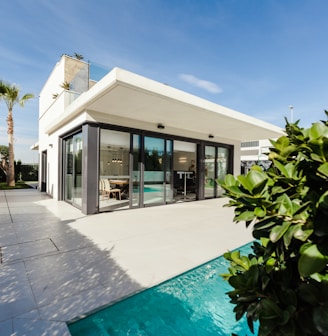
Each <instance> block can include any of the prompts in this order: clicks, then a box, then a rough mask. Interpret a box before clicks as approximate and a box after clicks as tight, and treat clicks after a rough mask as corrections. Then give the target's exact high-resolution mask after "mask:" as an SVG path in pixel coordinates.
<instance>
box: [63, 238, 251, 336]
mask: <svg viewBox="0 0 328 336" xmlns="http://www.w3.org/2000/svg"><path fill="white" fill-rule="evenodd" d="M250 246H251V245H250V244H248V245H245V246H243V247H242V248H240V249H239V250H240V251H241V253H243V254H247V253H248V252H250ZM228 265H229V264H228V262H227V261H226V260H225V259H224V258H223V257H222V256H221V257H219V258H217V259H215V260H212V261H210V262H208V263H206V264H204V265H201V266H199V267H197V268H195V269H193V270H191V271H188V272H186V273H184V274H182V275H179V276H177V277H175V278H173V279H171V280H168V281H166V282H164V283H162V284H160V285H158V286H156V287H153V288H150V289H147V290H145V291H143V292H140V293H138V294H136V295H134V296H131V297H129V298H127V299H125V300H123V301H120V302H118V303H116V304H113V305H112V306H109V307H107V308H105V309H103V310H100V311H98V312H96V313H94V314H92V315H89V316H88V317H86V318H84V319H81V320H79V321H77V322H74V323H72V324H69V325H68V327H69V330H70V332H71V334H72V335H73V336H77V335H79V336H82V335H83V336H84V335H88V336H92V335H97V336H105V335H110V336H146V335H147V336H178V335H179V336H212V335H213V336H214V335H215V336H226V335H231V333H235V334H237V335H240V336H246V335H247V336H251V335H253V334H252V333H251V332H250V331H249V330H248V327H247V322H246V319H243V320H240V321H238V322H236V320H235V315H234V313H233V311H232V310H233V305H231V304H230V303H229V297H228V296H227V295H226V294H225V293H226V292H227V291H229V290H231V287H230V286H229V284H228V283H227V282H226V281H224V280H223V279H222V278H221V277H220V274H222V273H226V272H227V267H228Z"/></svg>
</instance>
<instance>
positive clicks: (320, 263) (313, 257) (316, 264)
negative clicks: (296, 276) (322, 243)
mask: <svg viewBox="0 0 328 336" xmlns="http://www.w3.org/2000/svg"><path fill="white" fill-rule="evenodd" d="M327 261H328V259H327V257H325V256H324V255H323V254H321V253H320V251H319V250H318V248H317V246H316V245H312V244H311V245H309V246H308V247H307V248H305V249H304V250H302V252H301V256H300V259H299V261H298V271H299V273H300V274H301V276H303V277H308V276H310V275H311V274H313V273H317V272H320V271H321V270H322V269H323V268H324V267H325V266H326V264H327Z"/></svg>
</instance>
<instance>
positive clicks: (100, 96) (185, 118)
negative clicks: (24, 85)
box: [72, 68, 283, 141]
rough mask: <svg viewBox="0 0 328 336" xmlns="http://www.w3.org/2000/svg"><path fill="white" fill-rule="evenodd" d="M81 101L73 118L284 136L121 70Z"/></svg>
mask: <svg viewBox="0 0 328 336" xmlns="http://www.w3.org/2000/svg"><path fill="white" fill-rule="evenodd" d="M78 101H79V103H78ZM78 101H76V102H74V103H77V104H74V106H75V108H74V110H75V111H72V112H73V114H76V113H79V112H78V111H80V112H82V110H93V111H98V112H101V113H104V114H108V115H113V116H120V117H123V118H129V119H135V120H138V121H145V122H147V123H154V124H156V125H157V124H158V123H162V124H164V125H165V127H167V128H169V127H173V128H175V129H181V130H188V131H193V132H197V133H202V134H213V135H214V136H215V137H216V136H217V137H220V138H226V139H231V140H237V141H238V140H239V141H247V140H256V139H268V138H277V137H279V136H281V135H282V134H283V131H282V129H281V128H279V127H277V126H275V125H272V124H269V123H266V122H264V121H261V120H259V119H256V118H253V117H250V116H248V115H245V114H242V113H239V112H237V111H234V110H231V109H228V108H226V107H223V106H220V105H218V104H214V103H212V102H209V101H207V100H204V99H202V98H199V97H196V96H194V95H191V94H188V93H186V92H183V91H181V90H177V89H175V88H172V87H170V86H168V85H165V84H162V83H159V82H156V81H153V80H150V79H147V78H145V77H142V76H139V75H136V74H134V73H131V72H128V71H125V70H122V69H119V68H114V69H113V70H112V71H111V72H110V73H109V74H108V75H107V76H105V77H104V78H103V79H102V80H101V81H99V82H98V83H97V84H96V85H95V86H94V87H92V88H91V89H90V90H89V91H88V92H86V93H84V94H83V95H81V96H80V97H79V98H78ZM72 107H73V106H72ZM74 112H75V113H74Z"/></svg>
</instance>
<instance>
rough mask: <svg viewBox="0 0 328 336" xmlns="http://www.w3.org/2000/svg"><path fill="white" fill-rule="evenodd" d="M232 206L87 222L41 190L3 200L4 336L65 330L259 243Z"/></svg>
mask: <svg viewBox="0 0 328 336" xmlns="http://www.w3.org/2000/svg"><path fill="white" fill-rule="evenodd" d="M225 203H227V200H226V199H213V200H206V201H199V202H190V203H180V204H175V205H169V206H161V207H152V208H143V209H136V210H127V211H118V212H113V213H103V214H98V215H93V216H84V215H83V214H81V212H80V211H79V210H77V209H75V208H73V207H72V206H70V205H68V204H66V203H64V202H57V201H54V200H53V199H51V198H48V197H47V196H46V195H45V194H43V193H40V192H38V191H36V190H32V189H31V190H15V191H13V190H12V191H0V247H1V264H0V335H1V336H7V335H15V336H20V335H28V336H34V335H60V336H64V335H69V331H68V329H67V327H66V323H65V322H66V321H68V320H71V319H73V318H75V317H77V316H80V315H81V314H83V313H87V312H88V311H90V310H93V309H96V308H99V307H101V306H103V305H106V304H108V303H110V302H113V301H115V300H117V299H119V298H121V297H124V296H127V295H130V294H131V293H133V292H135V291H139V290H141V289H143V288H147V287H150V286H153V285H156V284H158V283H160V282H162V281H164V280H166V279H168V278H171V277H173V276H175V275H177V274H180V273H182V272H184V271H186V270H188V269H191V268H193V267H195V266H197V265H199V264H202V263H204V262H206V261H208V260H211V259H213V258H215V257H217V256H219V255H221V254H222V253H224V252H225V251H227V250H228V249H233V248H235V247H238V246H241V245H244V244H245V243H247V242H249V241H250V240H252V237H251V231H250V230H246V229H245V228H244V225H243V224H239V225H237V224H233V223H232V218H233V209H231V208H222V204H225Z"/></svg>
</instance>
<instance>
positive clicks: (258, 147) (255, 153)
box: [240, 138, 276, 173]
mask: <svg viewBox="0 0 328 336" xmlns="http://www.w3.org/2000/svg"><path fill="white" fill-rule="evenodd" d="M272 139H273V138H272ZM273 140H276V138H275V139H273ZM270 147H272V144H271V142H270V140H269V139H264V140H263V139H261V140H252V141H246V142H242V143H241V156H240V161H241V173H247V172H248V171H249V169H250V168H251V167H252V166H253V165H259V166H262V167H263V168H264V169H268V168H269V167H270V164H271V161H269V160H268V155H267V154H268V153H269V152H270Z"/></svg>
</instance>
